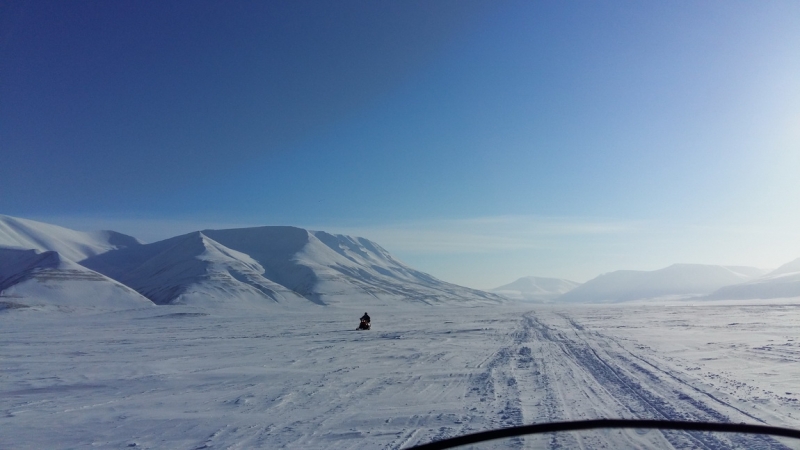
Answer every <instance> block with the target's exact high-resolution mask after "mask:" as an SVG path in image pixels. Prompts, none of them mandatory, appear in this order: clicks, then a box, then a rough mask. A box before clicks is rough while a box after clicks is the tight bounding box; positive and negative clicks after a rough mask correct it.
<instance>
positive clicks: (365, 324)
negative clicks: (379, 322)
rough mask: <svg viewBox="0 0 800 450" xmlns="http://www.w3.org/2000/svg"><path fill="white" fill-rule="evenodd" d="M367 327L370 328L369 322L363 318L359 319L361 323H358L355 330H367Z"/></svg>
mask: <svg viewBox="0 0 800 450" xmlns="http://www.w3.org/2000/svg"><path fill="white" fill-rule="evenodd" d="M369 329H370V324H369V322H367V321H366V320H364V319H361V323H360V324H358V328H356V330H359V331H360V330H369Z"/></svg>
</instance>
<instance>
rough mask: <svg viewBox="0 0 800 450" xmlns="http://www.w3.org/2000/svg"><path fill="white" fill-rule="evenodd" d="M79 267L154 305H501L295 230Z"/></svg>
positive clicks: (355, 246) (242, 232)
mask: <svg viewBox="0 0 800 450" xmlns="http://www.w3.org/2000/svg"><path fill="white" fill-rule="evenodd" d="M82 264H83V265H85V266H86V267H89V268H91V269H93V270H96V271H98V272H100V273H103V274H105V275H107V276H109V277H112V278H114V279H116V280H119V281H120V282H123V283H125V284H127V285H129V286H131V287H134V288H135V289H136V290H137V291H138V292H140V293H142V294H144V295H145V296H147V297H148V298H150V299H151V300H153V301H155V302H156V303H175V302H180V303H201V304H212V303H214V300H212V299H213V298H217V299H218V300H217V301H219V302H223V303H224V302H226V301H227V300H225V299H231V298H239V297H240V296H245V297H248V298H250V300H249V301H255V300H254V299H255V298H258V297H259V296H261V298H262V300H264V299H271V302H272V303H279V304H294V305H296V304H299V303H298V301H297V300H298V299H299V298H304V299H303V300H304V302H305V303H309V301H310V302H313V303H317V304H340V305H356V304H358V305H361V304H386V302H396V301H401V302H422V303H430V304H438V303H459V304H463V303H470V302H472V303H476V302H477V303H499V302H502V301H503V299H502V298H501V297H499V296H497V295H495V294H490V293H486V292H482V291H477V290H473V289H468V288H465V287H461V286H457V285H453V284H450V283H445V282H443V281H440V280H437V279H435V278H433V277H432V276H430V275H428V274H425V273H423V272H420V271H417V270H414V269H412V268H410V267H408V266H406V265H404V264H403V263H401V262H399V261H397V260H396V259H394V258H393V257H392V256H391V255H390V254H389V253H388V252H387V251H386V250H384V249H383V248H381V247H380V246H379V245H377V244H375V243H374V242H372V241H369V240H367V239H363V238H356V237H350V236H343V235H332V234H329V233H325V232H321V231H308V230H305V229H302V228H295V227H255V228H241V229H228V230H203V231H201V232H195V233H190V234H188V235H184V236H178V237H175V238H171V239H167V240H164V241H160V242H156V243H153V244H147V245H142V246H139V247H130V248H125V249H119V250H115V251H110V252H107V253H105V254H100V255H97V256H94V257H91V258H89V259H87V260H85V261H83V262H82ZM301 296H302V297H301ZM267 303H270V302H267Z"/></svg>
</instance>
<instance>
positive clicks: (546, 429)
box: [408, 419, 800, 450]
mask: <svg viewBox="0 0 800 450" xmlns="http://www.w3.org/2000/svg"><path fill="white" fill-rule="evenodd" d="M598 428H650V429H658V430H681V431H711V432H718V433H742V434H767V435H771V436H782V437H788V438H794V439H800V430H793V429H791V428H780V427H770V426H766V425H748V424H744V423H712V422H683V421H674V420H628V419H598V420H577V421H574V422H551V423H538V424H534V425H522V426H519V427H510V428H500V429H497V430H489V431H482V432H480V433H473V434H466V435H464V436H458V437H454V438H450V439H443V440H441V441H437V442H430V443H428V444H422V445H417V446H415V447H411V448H409V449H408V450H443V449H446V448H453V447H458V446H461V445H469V444H477V443H478V442H484V441H491V440H494V439H502V438H510V437H517V436H525V435H528V434H540V433H553V432H558V431H578V430H593V429H598Z"/></svg>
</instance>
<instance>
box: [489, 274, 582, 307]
mask: <svg viewBox="0 0 800 450" xmlns="http://www.w3.org/2000/svg"><path fill="white" fill-rule="evenodd" d="M578 286H580V283H576V282H574V281H569V280H564V279H561V278H544V277H522V278H520V279H518V280H516V281H514V282H512V283H509V284H505V285H503V286H500V287H497V288H494V289H491V291H490V292H494V293H496V294H500V295H503V296H505V297H508V298H511V299H514V300H525V301H532V302H549V301H552V300H553V299H555V298H557V297H558V296H560V295H563V294H566V293H567V292H569V291H571V290H573V289H575V288H576V287H578Z"/></svg>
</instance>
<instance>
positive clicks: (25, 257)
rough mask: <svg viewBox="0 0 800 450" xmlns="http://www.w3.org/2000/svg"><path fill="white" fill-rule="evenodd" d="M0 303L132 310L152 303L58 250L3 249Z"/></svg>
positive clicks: (0, 258)
mask: <svg viewBox="0 0 800 450" xmlns="http://www.w3.org/2000/svg"><path fill="white" fill-rule="evenodd" d="M0 292H2V296H0V303H4V304H6V305H8V304H13V305H24V306H29V307H30V306H47V307H55V308H58V309H74V308H98V309H132V308H141V307H146V306H152V305H153V303H152V302H151V301H150V300H148V299H146V298H145V297H143V296H142V295H140V294H139V293H137V292H136V291H134V290H133V289H131V288H129V287H127V286H125V285H123V284H121V283H119V282H117V281H114V280H112V279H110V278H108V277H106V276H103V275H101V274H99V273H97V272H95V271H93V270H90V269H87V268H85V267H82V266H81V265H79V264H77V263H75V262H72V261H70V260H68V259H63V258H62V257H61V256H60V255H59V253H58V252H54V251H45V252H38V251H37V250H33V249H31V250H21V249H14V248H0Z"/></svg>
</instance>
